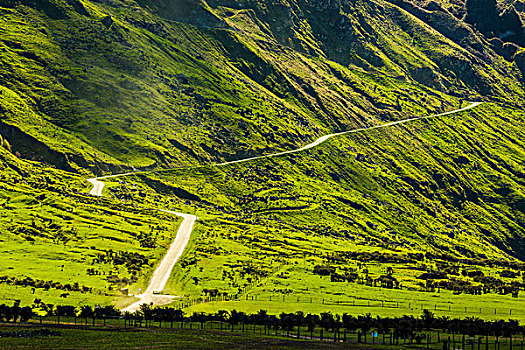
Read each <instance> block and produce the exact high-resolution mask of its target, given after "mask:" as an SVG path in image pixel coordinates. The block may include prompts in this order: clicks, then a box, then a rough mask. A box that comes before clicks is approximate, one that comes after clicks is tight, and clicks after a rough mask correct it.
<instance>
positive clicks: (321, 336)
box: [320, 328, 323, 341]
mask: <svg viewBox="0 0 525 350" xmlns="http://www.w3.org/2000/svg"><path fill="white" fill-rule="evenodd" d="M320 338H321V341H322V340H323V329H322V328H321V335H320Z"/></svg>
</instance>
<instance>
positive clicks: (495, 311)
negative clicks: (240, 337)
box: [176, 294, 525, 317]
mask: <svg viewBox="0 0 525 350" xmlns="http://www.w3.org/2000/svg"><path fill="white" fill-rule="evenodd" d="M234 300H236V301H241V300H243V301H254V302H255V301H258V302H262V301H264V302H282V303H297V304H300V303H310V304H319V305H327V306H344V307H359V308H390V309H404V310H412V311H423V310H425V309H426V310H430V311H438V312H446V313H449V314H454V313H456V314H460V315H465V314H468V315H470V316H476V315H496V316H501V317H511V316H514V317H517V316H521V317H525V307H524V308H519V309H512V308H486V307H485V308H483V307H472V306H470V307H469V306H459V305H452V304H450V303H429V302H407V301H393V300H377V299H365V298H363V299H357V298H356V299H351V300H348V299H347V300H345V299H331V298H314V297H308V296H289V295H275V296H271V295H270V296H260V295H256V294H253V295H251V294H245V295H244V296H235V295H221V296H216V297H211V296H205V297H200V298H192V299H181V300H180V301H179V304H176V305H177V307H179V308H181V309H186V308H188V307H191V306H194V305H198V304H203V303H211V302H221V301H234Z"/></svg>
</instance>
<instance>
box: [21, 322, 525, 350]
mask: <svg viewBox="0 0 525 350" xmlns="http://www.w3.org/2000/svg"><path fill="white" fill-rule="evenodd" d="M23 324H29V325H35V324H38V325H41V326H58V327H79V328H83V329H88V330H96V329H97V328H104V327H112V328H126V329H128V328H129V329H133V328H137V329H144V328H156V329H174V330H183V329H186V330H194V331H200V330H202V331H206V330H208V331H219V332H221V331H222V332H230V333H231V332H235V333H241V334H242V333H251V334H255V335H260V336H269V337H281V338H295V339H302V340H312V341H325V342H340V343H356V344H368V345H376V346H382V345H384V346H391V345H418V347H419V348H425V347H426V348H427V349H443V350H458V349H460V350H492V349H494V350H507V349H508V350H524V347H525V338H524V337H525V335H523V334H520V335H518V334H516V335H513V336H507V337H496V336H487V335H476V336H472V335H466V334H458V333H449V332H445V331H440V330H436V329H431V330H423V331H421V332H415V333H414V334H411V335H406V334H400V333H397V332H394V331H386V332H381V331H378V330H370V331H367V332H363V331H359V330H347V329H328V328H321V327H313V328H312V327H307V326H296V327H294V328H293V329H286V330H285V329H282V328H281V327H279V326H275V327H274V326H270V325H258V324H246V323H242V322H239V323H228V322H224V321H206V322H192V321H189V319H187V318H186V319H183V320H179V321H171V322H165V321H153V320H149V321H148V320H133V321H130V320H127V319H125V318H124V317H104V318H97V317H78V316H77V317H71V316H67V317H66V316H62V317H61V316H42V317H36V318H35V317H34V318H31V319H30V320H29V321H27V322H26V323H22V325H23Z"/></svg>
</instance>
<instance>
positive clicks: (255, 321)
mask: <svg viewBox="0 0 525 350" xmlns="http://www.w3.org/2000/svg"><path fill="white" fill-rule="evenodd" d="M36 314H38V315H40V316H56V317H78V318H84V319H85V321H86V323H87V322H88V319H93V321H94V320H95V319H106V318H121V319H124V320H125V324H126V325H127V326H132V325H140V326H142V325H143V324H144V325H146V326H147V325H148V324H151V323H152V322H158V323H163V322H164V323H172V324H173V323H174V322H183V323H184V322H198V323H201V328H202V326H203V325H204V323H206V322H212V321H213V322H223V323H226V324H229V325H230V326H236V325H238V324H243V325H259V326H264V327H265V328H268V329H275V330H279V329H282V330H284V331H286V332H292V331H294V330H295V329H297V328H298V327H305V328H307V329H308V331H313V330H314V329H316V328H321V329H324V330H326V331H329V330H331V331H333V332H339V331H340V330H347V331H359V332H363V333H365V334H366V333H367V332H370V331H371V330H374V331H377V332H379V333H390V332H392V333H393V334H394V336H395V337H403V338H413V337H414V336H416V335H417V334H418V333H420V332H422V331H424V330H431V329H434V330H443V332H446V333H452V334H464V335H468V336H472V337H473V336H479V335H482V336H495V337H501V336H504V337H511V336H512V335H516V334H523V335H524V336H525V326H524V325H520V324H519V323H518V321H515V320H509V321H504V320H500V321H485V320H482V319H480V318H475V317H466V318H464V319H459V318H454V319H452V318H450V317H447V316H441V317H436V316H435V315H434V314H433V313H432V312H430V311H428V310H423V314H422V315H421V316H420V317H414V316H406V315H405V316H402V317H380V316H376V317H372V316H371V315H370V314H366V315H359V316H354V315H349V314H346V313H345V314H343V315H337V314H332V313H330V312H325V313H321V314H319V315H314V314H305V313H304V312H301V311H298V312H295V313H281V314H280V315H271V314H268V312H267V311H265V310H260V311H259V312H257V313H254V314H247V313H244V312H240V311H236V310H232V311H225V310H221V311H218V312H216V313H204V312H195V313H193V314H192V315H186V314H185V313H184V311H183V310H180V309H175V308H169V307H152V306H150V305H146V304H144V305H142V307H141V308H140V310H139V311H137V312H135V313H129V312H124V313H122V312H121V311H119V310H118V309H116V308H115V307H114V306H103V307H102V306H95V307H91V306H87V305H84V306H81V307H75V306H72V305H57V306H53V305H46V304H44V303H42V302H41V301H39V300H38V302H35V304H34V305H33V307H21V306H20V302H19V301H17V302H15V304H14V305H13V306H7V305H0V320H1V321H5V322H16V321H20V322H25V321H27V320H29V319H30V318H31V317H34V316H35V315H36Z"/></svg>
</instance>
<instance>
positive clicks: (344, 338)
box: [343, 329, 523, 344]
mask: <svg viewBox="0 0 525 350" xmlns="http://www.w3.org/2000/svg"><path fill="white" fill-rule="evenodd" d="M343 343H346V329H345V330H344V331H343ZM521 343H522V344H523V342H521Z"/></svg>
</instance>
